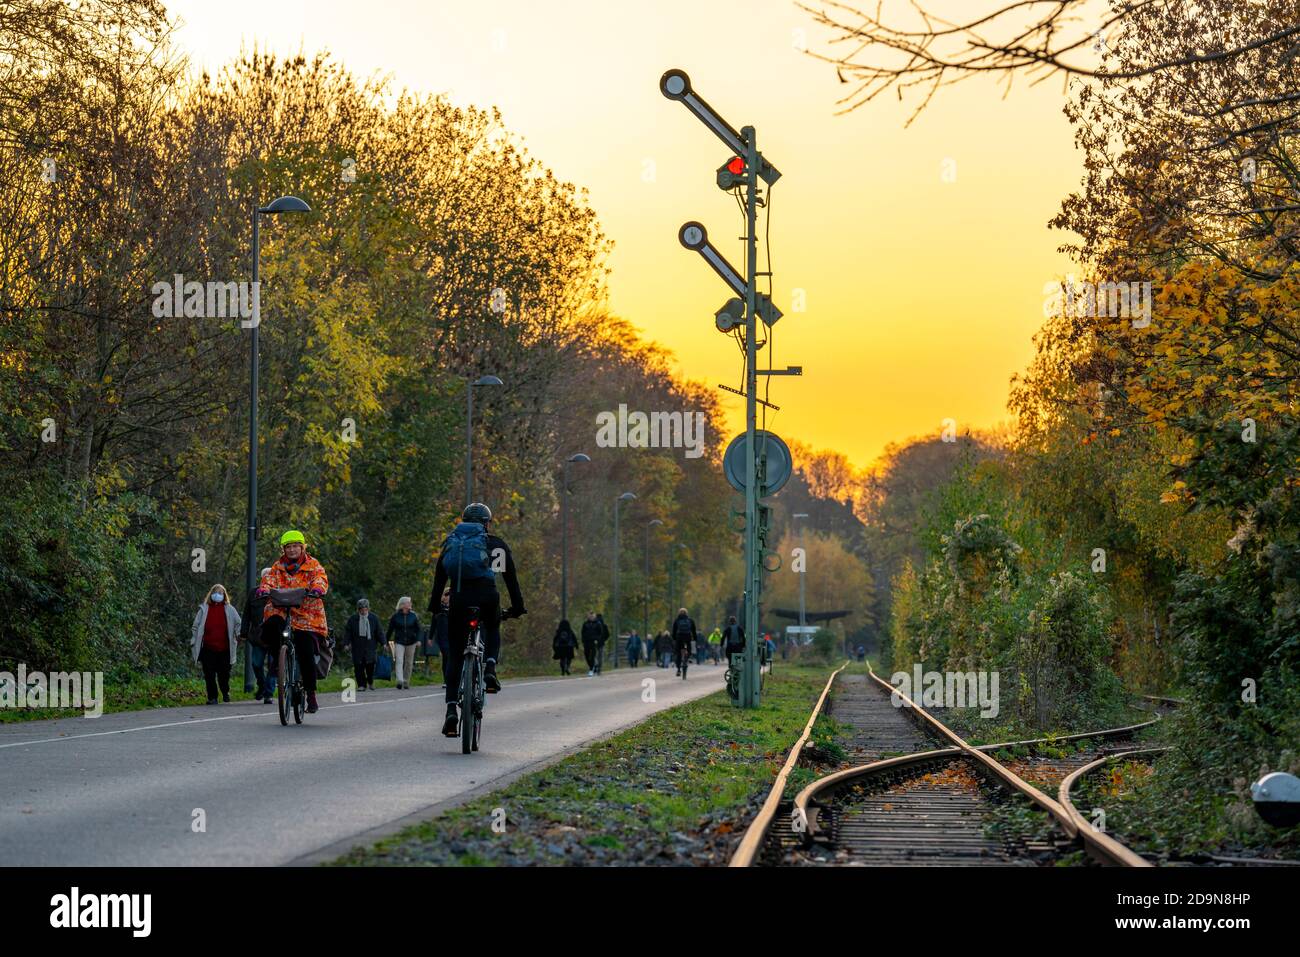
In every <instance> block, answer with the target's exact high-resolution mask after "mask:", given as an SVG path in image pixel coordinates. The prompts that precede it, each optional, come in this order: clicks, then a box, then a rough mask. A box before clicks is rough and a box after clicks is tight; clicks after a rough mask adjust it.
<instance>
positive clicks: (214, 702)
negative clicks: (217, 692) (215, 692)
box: [208, 698, 217, 704]
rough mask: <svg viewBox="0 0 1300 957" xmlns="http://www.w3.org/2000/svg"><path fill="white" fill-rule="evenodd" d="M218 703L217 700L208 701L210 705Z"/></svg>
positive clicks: (210, 699)
mask: <svg viewBox="0 0 1300 957" xmlns="http://www.w3.org/2000/svg"><path fill="white" fill-rule="evenodd" d="M216 703H217V699H216V698H209V699H208V704H216Z"/></svg>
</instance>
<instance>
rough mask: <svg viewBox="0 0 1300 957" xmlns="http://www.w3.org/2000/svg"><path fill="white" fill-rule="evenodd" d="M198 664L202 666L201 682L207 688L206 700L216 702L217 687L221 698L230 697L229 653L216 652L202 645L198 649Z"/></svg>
mask: <svg viewBox="0 0 1300 957" xmlns="http://www.w3.org/2000/svg"><path fill="white" fill-rule="evenodd" d="M199 664H201V665H203V681H204V682H205V683H206V684H207V686H208V700H209V701H216V700H217V687H218V686H220V688H221V696H222V697H223V698H228V697H230V652H229V651H216V650H215V649H212V648H209V647H208V646H207V645H204V646H203V647H202V648H200V649H199Z"/></svg>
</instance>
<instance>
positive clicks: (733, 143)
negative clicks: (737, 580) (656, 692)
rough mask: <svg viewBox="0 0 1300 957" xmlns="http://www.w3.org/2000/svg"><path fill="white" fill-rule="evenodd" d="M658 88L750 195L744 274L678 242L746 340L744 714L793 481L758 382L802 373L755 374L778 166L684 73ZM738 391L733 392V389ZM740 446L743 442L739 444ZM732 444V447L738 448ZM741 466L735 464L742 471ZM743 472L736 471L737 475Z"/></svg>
mask: <svg viewBox="0 0 1300 957" xmlns="http://www.w3.org/2000/svg"><path fill="white" fill-rule="evenodd" d="M659 90H660V92H661V93H663V95H664V96H665V97H667V98H668V99H670V100H676V101H677V102H679V103H681V104H682V105H683V106H685V107H686V108H687V109H688V110H690V111H691V113H693V114H694V115H695V117H696V119H698V120H699V121H700V122H701V123H703V124H704V125H705V126H707V127H708V128H709V129H710V130H711V131H712V132H713V134H714V135H715V136H717V137H718V139H720V140H722V142H723V143H724V144H725V145H726V147H727V148H728V149H729V150H730V151H731V153H732V156H731V158H730V159H728V160H727V162H725V163H723V165H722V166H721V167H719V168H718V170H717V184H718V187H719V188H720V189H724V190H728V191H729V190H732V189H736V188H743V189H744V191H745V198H746V202H745V275H744V276H743V277H742V276H741V275H740V274H739V273H738V272H737V271H736V269H735V268H734V267H733V266H732V265H731V264H730V263H729V262H727V260H726V259H725V258H724V257H723V255H722V254H721V253H719V252H718V250H717V249H716V248H714V246H713V245H712V244H711V243H710V242H709V236H708V232H707V231H706V230H705V228H704V226H702V225H701V224H700V223H698V222H695V221H691V222H688V223H686V224H684V225H683V226H682V228H681V229H680V231H679V232H678V237H677V238H678V241H679V242H680V243H681V244H682V245H683V246H685V247H686V248H687V249H689V250H691V251H693V252H697V253H699V254H700V255H701V256H702V257H703V258H704V261H705V262H707V263H708V264H709V266H710V267H711V268H712V269H713V271H714V272H716V273H717V274H718V276H719V277H721V279H722V281H723V282H724V283H726V284H727V286H728V287H730V289H731V291H732V292H733V293H734V294H735V297H736V298H733V299H729V300H728V301H727V302H726V303H725V304H724V305H723V306H722V308H721V309H719V310H718V311H717V313H716V314H715V316H716V325H717V328H718V329H719V330H720V331H722V332H731V331H732V330H733V329H738V328H742V327H743V330H744V332H743V335H744V342H745V436H744V444H743V449H741V450H739V451H741V453H742V457H743V475H741V476H740V477H739V478H737V477H736V476H734V475H730V474H729V475H728V479H729V480H730V481H731V482H732V484H733V486H735V487H736V488H737V489H739V490H743V491H744V493H745V603H744V617H745V652H744V655H743V666H742V676H741V684H740V693H739V695H738V696H737V698H736V703H737V704H739V705H740V706H741V707H742V708H755V707H757V706H758V704H759V688H760V672H761V657H760V648H759V643H758V642H759V631H758V629H759V613H760V603H761V600H762V592H763V555H764V552H765V544H766V533H767V524H768V523H767V517H768V514H769V512H770V509H768V507H767V506H765V505H763V504H762V503H761V502H760V501H759V500H760V498H762V497H763V496H765V495H770V494H772V493H773V492H775V491H776V490H777V489H778V488H779V487H780V485H782V484H784V482H785V480H786V479H787V478H788V477H789V469H788V467H789V452H788V449H785V444H784V443H783V442H781V441H780V439H778V438H776V436H772V435H769V434H768V433H766V432H762V433H760V432H759V431H758V430H757V428H756V420H757V403H758V400H757V395H758V376H760V375H800V374H801V373H802V369H801V368H799V367H790V368H787V369H783V370H780V371H777V370H760V369H759V368H758V348H759V343H758V320H760V319H761V320H762V321H763V323H764V325H767V326H772V325H774V324H775V323H776V321H777V320H778V319H780V318H781V310H780V309H778V308H777V307H776V306H775V305H774V304H773V303H772V300H771V299H770V298H769V297H768V296H766V295H764V294H762V293H760V292H759V291H758V284H757V280H758V230H757V219H758V206H759V204H760V202H762V200H761V198H760V196H759V187H758V181H759V180H760V179H761V180H762V181H763V182H764V183H766V184H767V185H768V186H769V187H771V185H772V184H773V183H775V182H776V181H777V180H778V179H780V178H781V173H780V171H779V170H777V168H776V167H775V166H773V165H772V164H771V163H769V162H768V161H767V160H766V159H764V157H763V154H762V153H760V152H759V151H758V137H757V134H756V133H755V130H754V128H753V127H752V126H746V127H743V128H742V129H741V130H740V132H739V133H738V132H736V130H735V129H734V128H733V127H732V126H731V124H730V123H728V122H727V121H726V120H724V119H723V118H722V117H721V116H719V115H718V114H717V112H716V111H715V110H714V109H713V108H712V107H711V106H709V104H708V103H706V102H705V101H704V100H703V98H701V97H700V96H699V95H698V94H697V93H696V92H695V91H694V90H693V89H692V88H691V79H690V77H688V76H687V75H686V73H685V72H684V71H682V70H669V71H668V72H667V73H665V74H664V75H663V76H662V77H661V78H660V79H659ZM732 391H734V390H732ZM737 441H739V439H737ZM773 443H775V444H777V445H779V446H780V447H781V449H782V450H783V451H784V455H783V456H782V455H778V456H777V459H778V460H779V461H781V462H782V463H783V464H784V465H785V467H786V471H785V474H784V475H783V476H776V475H771V474H769V472H768V448H769V446H770V445H772V444H773ZM734 444H735V443H733V445H734ZM740 464H741V463H740V462H737V465H740ZM737 471H739V469H738V470H737Z"/></svg>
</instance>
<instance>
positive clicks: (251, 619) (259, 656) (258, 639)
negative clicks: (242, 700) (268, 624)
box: [239, 568, 275, 704]
mask: <svg viewBox="0 0 1300 957" xmlns="http://www.w3.org/2000/svg"><path fill="white" fill-rule="evenodd" d="M270 570H271V569H269V568H263V569H262V574H261V575H260V576H258V581H261V580H262V579H263V578H265V577H266V575H267V572H269V571H270ZM270 600H271V596H270V595H258V594H257V591H256V589H254V590H253V591H252V592H250V593H249V595H248V598H247V599H246V600H245V601H244V614H243V617H242V618H241V619H240V623H239V640H240V641H241V642H248V657H249V661H250V663H251V664H252V666H253V677H254V678H255V679H257V689H256V693H255V694H254V695H253V698H254V700H256V701H261V702H262V703H263V704H270V703H271V699H272V698H274V697H275V675H268V674H267V673H266V672H267V668H266V644H265V643H264V642H263V641H262V617H263V615H264V614H265V612H266V603H267V602H269V601H270Z"/></svg>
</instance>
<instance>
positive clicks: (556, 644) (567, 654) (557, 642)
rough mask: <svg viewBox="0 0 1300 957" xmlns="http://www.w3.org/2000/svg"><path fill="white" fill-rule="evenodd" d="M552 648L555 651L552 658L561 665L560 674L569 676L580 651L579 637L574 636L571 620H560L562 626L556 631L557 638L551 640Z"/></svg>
mask: <svg viewBox="0 0 1300 957" xmlns="http://www.w3.org/2000/svg"><path fill="white" fill-rule="evenodd" d="M551 648H552V649H553V650H554V654H552V656H551V657H553V658H554V659H555V660H556V661H558V662H559V663H560V674H562V675H567V674H568V673H569V665H570V664H571V663H572V662H573V656H574V654H576V653H577V650H578V636H577V635H576V634H574V632H573V626H572V625H570V624H569V619H567V618H561V619H560V625H559V627H558V628H556V629H555V638H554V639H552V640H551Z"/></svg>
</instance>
